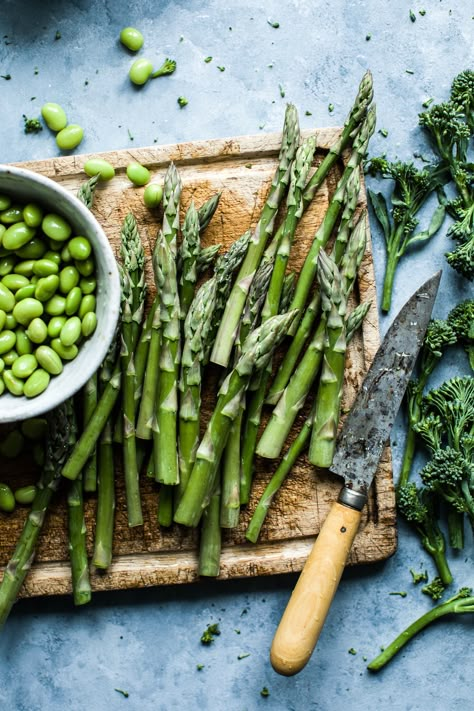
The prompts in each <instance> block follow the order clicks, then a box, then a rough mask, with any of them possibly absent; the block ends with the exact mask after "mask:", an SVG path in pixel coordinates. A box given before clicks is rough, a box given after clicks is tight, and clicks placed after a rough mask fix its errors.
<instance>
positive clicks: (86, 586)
mask: <svg viewBox="0 0 474 711" xmlns="http://www.w3.org/2000/svg"><path fill="white" fill-rule="evenodd" d="M67 505H68V529H69V557H70V560H71V574H72V592H73V598H74V604H75V605H86V604H87V603H88V602H90V600H91V595H92V591H91V583H90V577H89V561H88V558H87V548H86V532H87V530H86V524H85V519H84V494H83V491H82V479H81V476H78V478H77V479H76V480H75V481H71V483H70V484H69V491H68V495H67Z"/></svg>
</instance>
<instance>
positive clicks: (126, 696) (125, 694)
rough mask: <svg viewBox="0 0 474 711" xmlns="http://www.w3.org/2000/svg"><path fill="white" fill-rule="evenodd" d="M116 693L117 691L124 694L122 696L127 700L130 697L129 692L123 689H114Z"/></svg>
mask: <svg viewBox="0 0 474 711" xmlns="http://www.w3.org/2000/svg"><path fill="white" fill-rule="evenodd" d="M114 691H117V692H118V693H119V694H122V696H125V698H126V699H128V697H129V696H130V694H129V693H128V691H124V690H123V689H114Z"/></svg>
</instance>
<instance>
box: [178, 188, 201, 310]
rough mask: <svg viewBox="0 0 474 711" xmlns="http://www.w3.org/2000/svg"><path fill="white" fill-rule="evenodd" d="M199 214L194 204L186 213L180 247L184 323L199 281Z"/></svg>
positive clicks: (181, 300) (180, 284) (181, 303)
mask: <svg viewBox="0 0 474 711" xmlns="http://www.w3.org/2000/svg"><path fill="white" fill-rule="evenodd" d="M199 230H200V223H199V214H198V211H197V210H196V207H195V205H194V202H192V201H191V204H190V206H189V208H188V210H187V211H186V215H185V218H184V224H183V228H182V242H181V245H180V248H179V249H180V258H181V274H180V279H179V303H180V308H181V319H182V320H183V321H184V319H185V318H186V314H187V313H188V309H189V306H190V304H191V301H192V300H193V296H194V289H195V287H196V282H197V279H198V273H197V258H198V255H199V252H200V251H201V243H200V239H199Z"/></svg>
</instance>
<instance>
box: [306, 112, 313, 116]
mask: <svg viewBox="0 0 474 711" xmlns="http://www.w3.org/2000/svg"><path fill="white" fill-rule="evenodd" d="M304 115H305V116H312V115H313V114H312V113H311V111H305V112H304Z"/></svg>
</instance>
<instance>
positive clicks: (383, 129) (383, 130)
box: [379, 128, 388, 138]
mask: <svg viewBox="0 0 474 711" xmlns="http://www.w3.org/2000/svg"><path fill="white" fill-rule="evenodd" d="M379 133H380V135H381V136H383V137H384V138H387V136H388V131H387V129H386V128H380V129H379Z"/></svg>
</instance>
